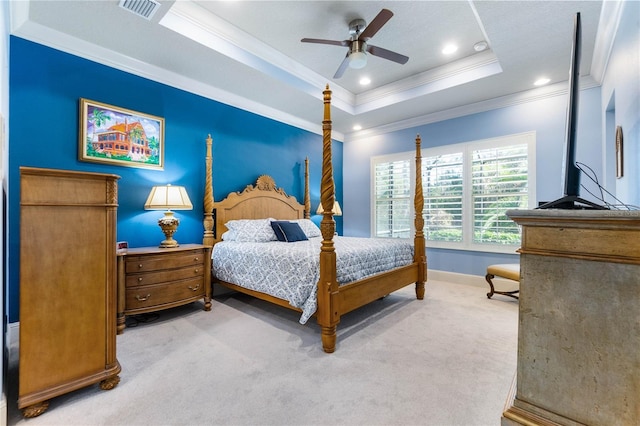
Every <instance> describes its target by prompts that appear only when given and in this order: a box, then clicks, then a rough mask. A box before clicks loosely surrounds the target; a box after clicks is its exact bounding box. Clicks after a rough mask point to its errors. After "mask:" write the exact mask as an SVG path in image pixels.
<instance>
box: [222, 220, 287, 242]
mask: <svg viewBox="0 0 640 426" xmlns="http://www.w3.org/2000/svg"><path fill="white" fill-rule="evenodd" d="M272 220H273V219H271V218H267V219H238V220H230V221H229V222H227V223H225V226H226V227H227V229H228V230H229V231H230V233H231V234H230V235H227V232H225V233H224V234H223V235H224V239H225V241H241V242H253V243H264V242H267V241H278V238H277V237H276V234H275V232H273V228H272V227H271V221H272ZM229 231H228V232H229ZM229 238H232V239H229Z"/></svg>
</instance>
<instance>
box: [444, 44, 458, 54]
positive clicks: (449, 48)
mask: <svg viewBox="0 0 640 426" xmlns="http://www.w3.org/2000/svg"><path fill="white" fill-rule="evenodd" d="M456 50H458V46H456V45H455V44H447V45H446V46H445V47H444V48H443V49H442V53H443V54H445V55H451V54H452V53H454V52H455V51H456Z"/></svg>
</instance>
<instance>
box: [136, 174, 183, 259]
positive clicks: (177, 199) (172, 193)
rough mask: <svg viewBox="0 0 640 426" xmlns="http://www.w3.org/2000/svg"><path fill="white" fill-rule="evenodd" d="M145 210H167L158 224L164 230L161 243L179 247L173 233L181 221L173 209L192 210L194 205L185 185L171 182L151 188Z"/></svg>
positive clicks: (164, 246)
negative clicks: (175, 215) (163, 237)
mask: <svg viewBox="0 0 640 426" xmlns="http://www.w3.org/2000/svg"><path fill="white" fill-rule="evenodd" d="M144 209H145V210H165V212H164V216H163V217H161V218H160V219H158V225H160V228H162V232H164V236H165V240H164V241H162V242H161V243H160V247H162V248H171V247H178V245H179V244H178V242H177V241H176V240H174V239H173V234H174V233H175V232H176V230H177V229H178V225H179V224H180V221H179V220H178V218H176V217H174V215H173V211H172V210H191V209H193V205H192V204H191V200H190V199H189V195H187V190H186V189H184V186H172V185H171V184H168V185H162V186H154V187H153V188H151V192H150V193H149V197H148V198H147V202H146V203H144Z"/></svg>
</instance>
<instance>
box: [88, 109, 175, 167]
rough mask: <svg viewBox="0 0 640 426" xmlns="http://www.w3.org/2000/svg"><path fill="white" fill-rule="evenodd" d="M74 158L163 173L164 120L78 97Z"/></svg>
mask: <svg viewBox="0 0 640 426" xmlns="http://www.w3.org/2000/svg"><path fill="white" fill-rule="evenodd" d="M78 159H79V160H80V161H88V162H93V163H103V164H111V165H116V166H125V167H141V168H146V169H156V170H164V118H162V117H156V116H154V115H150V114H144V113H141V112H137V111H132V110H129V109H125V108H120V107H116V106H113V105H108V104H105V103H102V102H96V101H92V100H89V99H84V98H81V99H80V132H79V141H78Z"/></svg>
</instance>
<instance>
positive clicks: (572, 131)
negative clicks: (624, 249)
mask: <svg viewBox="0 0 640 426" xmlns="http://www.w3.org/2000/svg"><path fill="white" fill-rule="evenodd" d="M581 53H582V26H581V23H580V12H578V13H576V17H575V22H574V30H573V47H572V49H571V62H570V64H569V102H568V104H567V123H566V133H565V153H564V162H563V174H564V196H563V197H562V198H559V199H557V200H555V201H551V202H549V203H545V204H542V205H541V206H539V207H538V208H539V209H598V210H605V209H607V208H606V207H604V206H601V205H598V204H596V203H594V202H592V201H588V200H584V199H582V198H580V173H581V170H580V169H579V168H578V166H577V165H576V143H577V140H576V133H577V131H576V130H577V125H578V105H579V95H580V90H579V78H580V56H581Z"/></svg>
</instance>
